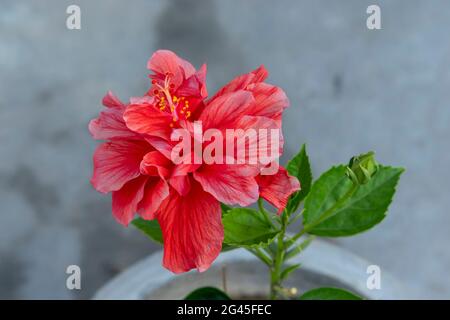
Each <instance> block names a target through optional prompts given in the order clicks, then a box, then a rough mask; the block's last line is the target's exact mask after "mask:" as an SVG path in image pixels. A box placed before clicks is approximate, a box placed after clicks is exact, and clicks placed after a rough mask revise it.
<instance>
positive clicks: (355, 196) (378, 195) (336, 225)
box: [303, 165, 404, 237]
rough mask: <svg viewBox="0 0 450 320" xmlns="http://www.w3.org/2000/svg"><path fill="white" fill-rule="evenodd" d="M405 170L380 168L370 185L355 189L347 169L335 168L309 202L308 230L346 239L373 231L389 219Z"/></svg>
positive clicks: (305, 221) (319, 183)
mask: <svg viewBox="0 0 450 320" xmlns="http://www.w3.org/2000/svg"><path fill="white" fill-rule="evenodd" d="M403 171H404V169H403V168H393V167H386V166H381V165H380V166H379V168H378V170H377V172H376V173H375V174H374V175H373V177H372V178H371V179H370V181H369V182H368V183H366V184H364V185H361V186H355V185H353V183H352V181H351V180H350V179H349V178H348V177H347V176H346V174H345V172H346V167H345V166H343V165H341V166H337V167H333V168H331V169H330V170H328V171H327V172H325V173H324V174H323V175H322V176H321V177H320V178H319V179H318V180H317V181H316V182H315V183H314V185H313V186H312V188H311V191H310V193H309V195H308V197H307V198H306V200H305V212H304V215H303V217H304V218H303V224H304V228H305V230H306V231H307V232H308V233H310V234H315V235H318V236H326V237H343V236H351V235H354V234H357V233H360V232H363V231H366V230H368V229H370V228H372V227H373V226H375V225H376V224H378V223H380V222H381V221H382V220H383V219H384V218H385V216H386V212H387V209H388V207H389V204H390V203H391V201H392V198H393V196H394V193H395V188H396V185H397V183H398V180H399V178H400V175H401V174H402V172H403ZM343 200H345V201H343Z"/></svg>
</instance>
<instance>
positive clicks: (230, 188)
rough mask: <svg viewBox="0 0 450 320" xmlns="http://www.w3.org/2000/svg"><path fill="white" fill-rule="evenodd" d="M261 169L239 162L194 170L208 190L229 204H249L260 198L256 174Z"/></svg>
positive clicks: (196, 177) (206, 166)
mask: <svg viewBox="0 0 450 320" xmlns="http://www.w3.org/2000/svg"><path fill="white" fill-rule="evenodd" d="M258 173H259V170H258V169H256V168H255V167H252V166H247V165H239V164H212V165H204V166H202V167H201V168H200V169H199V170H197V171H195V172H194V179H195V180H197V181H198V182H200V184H201V185H202V187H203V189H204V190H205V191H206V192H209V193H211V194H212V195H213V196H214V197H215V198H216V199H217V200H219V201H220V202H223V203H225V204H229V205H235V204H238V205H240V206H243V207H244V206H248V205H250V204H252V203H254V202H256V201H257V200H258V198H259V193H258V184H257V183H256V180H255V176H256V175H257V174H258Z"/></svg>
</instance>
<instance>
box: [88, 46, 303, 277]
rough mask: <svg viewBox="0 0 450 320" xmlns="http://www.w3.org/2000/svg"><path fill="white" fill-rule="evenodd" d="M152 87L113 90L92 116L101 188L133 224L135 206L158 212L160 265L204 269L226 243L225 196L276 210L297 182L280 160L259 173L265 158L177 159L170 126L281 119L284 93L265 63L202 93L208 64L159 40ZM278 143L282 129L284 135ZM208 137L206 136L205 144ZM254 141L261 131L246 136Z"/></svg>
mask: <svg viewBox="0 0 450 320" xmlns="http://www.w3.org/2000/svg"><path fill="white" fill-rule="evenodd" d="M148 68H149V69H150V70H151V71H152V72H153V74H151V75H150V78H151V79H152V80H151V83H152V85H151V87H150V89H149V91H148V92H147V93H146V94H145V95H144V96H143V97H138V98H131V99H130V102H129V103H127V104H124V103H122V102H121V101H120V100H119V99H118V98H116V97H115V96H114V95H113V94H112V93H110V92H109V93H108V94H107V95H106V96H105V97H104V99H103V105H104V106H105V107H106V109H105V110H104V111H102V112H101V113H100V115H99V117H98V118H97V119H94V120H92V121H91V122H90V124H89V130H90V132H91V134H92V136H93V137H94V138H95V139H99V140H107V142H105V143H103V144H101V145H99V146H98V148H97V150H96V151H95V154H94V173H93V176H92V179H91V182H92V185H93V186H94V188H95V189H97V190H98V191H99V192H102V193H108V192H111V193H112V211H113V215H114V217H115V218H116V219H117V220H118V221H119V222H120V223H121V224H123V225H128V224H129V223H130V221H131V220H132V219H133V217H134V215H135V214H136V213H137V214H138V215H140V216H141V217H142V218H143V219H157V220H158V222H159V224H160V226H161V229H162V232H163V238H164V258H163V265H164V266H165V267H166V268H167V269H169V270H171V271H173V272H176V273H180V272H186V271H188V270H190V269H193V268H197V269H198V270H199V271H204V270H206V269H208V268H209V266H210V265H211V263H212V262H213V261H214V259H215V258H216V257H217V255H218V254H219V253H220V250H221V247H222V241H223V227H222V223H221V208H220V202H223V203H225V204H228V205H241V206H247V205H250V204H252V203H254V202H255V201H257V200H258V198H259V197H262V198H264V199H266V200H267V201H268V202H270V203H271V204H272V205H274V206H275V207H276V208H277V209H278V211H279V212H281V211H282V210H283V209H284V207H285V206H286V203H287V200H288V197H289V196H290V195H291V194H292V193H293V192H295V191H297V190H298V189H299V188H300V185H299V182H298V181H297V179H296V178H293V177H291V176H289V175H288V174H287V171H286V170H285V169H284V168H282V167H279V168H278V171H277V172H276V173H275V174H272V175H262V174H261V172H262V170H263V167H264V166H263V165H260V164H259V165H253V164H247V163H239V164H237V163H234V164H227V163H213V164H206V163H201V164H185V163H180V164H177V163H175V162H174V161H172V158H171V152H172V151H173V148H174V146H175V143H174V142H173V141H172V139H171V136H172V135H173V132H174V129H177V128H184V129H186V130H188V132H192V125H193V123H194V121H201V122H202V125H203V128H204V130H206V129H209V128H213V129H217V130H219V131H221V132H225V131H226V130H227V129H243V130H245V129H248V128H252V129H273V128H275V129H281V116H282V113H283V110H284V109H285V108H286V107H287V106H288V99H287V97H286V95H285V93H284V92H283V90H281V89H280V88H278V87H276V86H273V85H270V84H267V83H265V82H264V80H265V79H266V77H267V71H266V70H265V68H264V67H263V66H261V67H259V68H258V69H257V70H255V71H253V72H251V73H248V74H244V75H242V76H239V77H237V78H236V79H234V80H232V81H231V82H230V83H229V84H227V85H226V86H224V87H223V88H222V89H220V90H219V92H217V93H216V94H215V95H214V96H213V97H212V98H211V99H209V100H206V97H207V90H206V84H205V78H206V66H205V65H204V66H202V67H201V68H200V69H199V70H198V71H197V70H195V68H194V67H193V66H192V65H191V64H190V63H189V62H187V61H185V60H183V59H181V58H179V57H178V56H177V55H175V54H174V53H173V52H171V51H167V50H159V51H157V52H156V53H154V54H153V56H152V57H151V58H150V60H149V62H148ZM278 142H279V146H280V148H279V151H280V153H281V152H282V145H283V139H282V137H281V136H280V138H279V141H278ZM207 145H208V142H202V144H201V146H202V148H205V147H207ZM255 148H256V149H258V148H261V147H260V138H259V137H258V140H257V141H256V142H253V143H252V142H249V143H247V144H246V150H247V151H248V150H251V149H255Z"/></svg>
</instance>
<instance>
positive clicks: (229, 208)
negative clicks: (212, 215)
mask: <svg viewBox="0 0 450 320" xmlns="http://www.w3.org/2000/svg"><path fill="white" fill-rule="evenodd" d="M220 208H221V209H222V216H223V215H224V214H226V213H227V212H228V211H229V210H231V209H232V207H230V206H228V205H226V204H225V203H220Z"/></svg>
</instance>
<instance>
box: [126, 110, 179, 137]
mask: <svg viewBox="0 0 450 320" xmlns="http://www.w3.org/2000/svg"><path fill="white" fill-rule="evenodd" d="M123 117H124V119H125V123H126V125H127V127H128V128H130V129H131V130H133V131H135V132H138V133H141V134H147V135H150V136H156V137H160V138H163V139H165V140H169V138H170V134H171V132H172V128H171V127H170V123H171V122H172V116H171V115H170V114H169V113H167V112H163V111H160V110H159V109H158V108H155V107H154V106H153V105H149V104H133V105H130V106H128V108H127V109H126V110H125V113H124V115H123Z"/></svg>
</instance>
